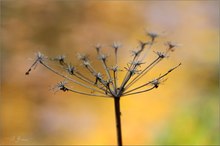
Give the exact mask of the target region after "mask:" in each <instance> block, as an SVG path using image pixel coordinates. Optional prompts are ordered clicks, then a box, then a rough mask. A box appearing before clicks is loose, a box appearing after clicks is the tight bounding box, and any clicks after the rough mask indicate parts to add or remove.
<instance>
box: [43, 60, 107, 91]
mask: <svg viewBox="0 0 220 146" xmlns="http://www.w3.org/2000/svg"><path fill="white" fill-rule="evenodd" d="M40 63H41V64H42V65H43V66H44V67H46V68H47V69H49V70H50V71H52V72H54V73H55V74H57V75H59V76H61V77H63V78H65V79H67V80H69V81H71V82H73V83H75V84H78V85H80V86H82V87H85V88H88V89H91V90H93V91H97V92H99V93H102V94H103V92H101V91H99V90H97V89H95V88H92V87H90V86H87V85H85V84H83V83H80V82H78V81H76V80H73V79H72V78H69V77H67V76H65V75H63V74H61V73H59V72H57V71H56V70H54V69H53V68H51V67H50V66H48V65H47V64H45V63H44V62H43V61H40Z"/></svg>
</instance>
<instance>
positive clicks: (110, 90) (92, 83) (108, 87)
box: [26, 32, 181, 97]
mask: <svg viewBox="0 0 220 146" xmlns="http://www.w3.org/2000/svg"><path fill="white" fill-rule="evenodd" d="M147 35H148V36H149V37H150V38H151V40H150V41H146V42H142V41H140V43H139V49H137V50H133V51H132V52H131V53H132V56H133V58H132V61H130V62H129V63H128V64H127V66H126V67H124V68H125V70H126V72H127V73H126V75H125V77H124V79H123V81H122V83H118V72H119V71H122V70H121V69H119V67H118V63H117V62H118V49H119V48H120V47H121V45H120V44H119V43H116V42H114V43H113V45H112V48H113V49H114V55H115V64H114V65H112V66H109V65H108V64H107V60H108V56H107V55H106V54H104V53H102V52H101V49H102V46H101V45H100V44H97V45H96V46H95V49H96V51H97V55H98V59H99V60H100V62H101V63H102V65H103V68H104V70H105V75H103V74H102V73H100V72H97V71H96V69H95V67H93V66H92V64H91V61H90V59H89V57H88V55H85V54H77V56H78V59H79V60H80V61H81V63H82V64H83V66H84V67H85V68H86V70H87V71H88V72H89V73H91V75H92V76H93V78H88V77H86V76H85V75H83V74H82V73H81V72H80V70H78V69H77V67H75V66H73V65H72V64H71V63H67V62H66V61H65V56H64V55H60V56H57V57H55V58H48V57H45V56H44V55H43V54H42V53H40V52H38V53H37V55H36V60H35V62H34V63H33V65H32V66H31V67H30V68H29V70H28V71H27V72H26V75H28V74H29V73H30V71H31V70H32V68H33V67H34V66H36V65H37V64H38V63H40V64H42V65H43V66H44V67H46V68H47V69H49V70H50V71H52V72H54V73H55V74H57V75H59V76H61V77H63V78H64V79H65V84H64V83H63V82H60V83H59V84H58V85H57V88H59V89H60V90H62V91H71V92H75V93H79V94H84V95H89V96H101V97H122V96H128V95H133V94H138V93H142V92H147V91H149V90H152V89H154V88H158V86H159V85H160V83H161V81H162V79H163V78H164V77H165V76H166V75H167V74H169V73H170V72H171V71H173V70H174V69H175V68H177V67H178V66H180V65H181V64H179V65H177V66H176V67H174V68H171V69H170V70H169V71H168V72H167V73H165V74H163V75H161V76H159V77H157V78H156V79H153V80H151V81H148V82H146V83H145V84H143V85H140V86H139V87H136V88H133V89H132V88H131V87H132V85H133V84H135V83H136V82H137V81H138V80H139V79H141V78H142V77H143V76H144V75H146V74H147V73H148V72H149V70H150V69H152V68H153V67H154V66H155V65H156V64H158V63H159V62H160V61H161V60H163V59H164V58H166V57H168V54H169V53H170V52H172V51H174V48H175V47H176V44H174V43H172V42H167V48H166V50H165V51H164V52H155V53H156V55H157V57H156V58H155V60H153V61H152V62H151V63H150V64H149V65H147V66H146V67H145V68H144V69H142V70H140V68H141V65H143V64H146V63H145V62H144V58H145V57H144V56H146V54H144V52H145V50H149V49H150V48H151V47H152V45H153V44H154V42H155V39H156V38H157V37H158V34H156V33H151V32H149V33H147ZM146 46H148V48H146ZM142 54H143V55H142ZM141 55H142V58H141ZM47 61H54V62H56V63H58V64H59V65H60V66H61V67H62V68H63V69H64V70H65V71H66V73H67V74H63V73H61V72H59V71H57V70H55V69H54V68H52V67H51V66H49V65H48V64H47ZM67 81H68V82H71V83H75V84H78V85H80V86H82V87H85V88H87V89H90V90H91V91H92V92H88V93H85V92H83V91H79V90H76V89H71V88H70V87H68V86H67Z"/></svg>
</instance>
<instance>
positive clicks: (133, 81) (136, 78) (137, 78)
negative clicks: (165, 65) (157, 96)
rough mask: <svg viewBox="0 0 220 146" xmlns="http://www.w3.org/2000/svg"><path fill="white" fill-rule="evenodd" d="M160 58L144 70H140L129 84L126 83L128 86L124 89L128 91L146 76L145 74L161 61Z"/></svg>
mask: <svg viewBox="0 0 220 146" xmlns="http://www.w3.org/2000/svg"><path fill="white" fill-rule="evenodd" d="M161 59H162V58H161V57H157V58H156V59H155V60H154V61H153V62H152V63H151V64H149V65H148V66H147V67H146V68H145V69H144V70H142V71H141V72H140V74H138V75H137V76H136V77H135V78H134V79H133V80H132V81H131V82H130V83H128V85H127V86H126V87H125V88H126V89H128V88H129V87H130V86H132V85H133V84H134V83H135V82H137V81H138V80H139V79H140V78H141V77H143V76H144V75H146V73H147V72H148V71H149V70H150V69H151V68H153V67H154V66H155V65H156V64H157V63H159V61H160V60H161Z"/></svg>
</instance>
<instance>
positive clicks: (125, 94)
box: [123, 86, 155, 96]
mask: <svg viewBox="0 0 220 146" xmlns="http://www.w3.org/2000/svg"><path fill="white" fill-rule="evenodd" d="M154 88H155V86H153V87H151V88H149V89H145V90H141V91H138V92H133V93H130V92H132V91H130V92H126V93H124V94H123V96H129V95H134V94H139V93H143V92H147V91H150V90H152V89H154ZM127 93H128V94H127Z"/></svg>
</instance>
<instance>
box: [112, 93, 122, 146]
mask: <svg viewBox="0 0 220 146" xmlns="http://www.w3.org/2000/svg"><path fill="white" fill-rule="evenodd" d="M114 103H115V120H116V129H117V141H118V146H122V134H121V111H120V97H114Z"/></svg>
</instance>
